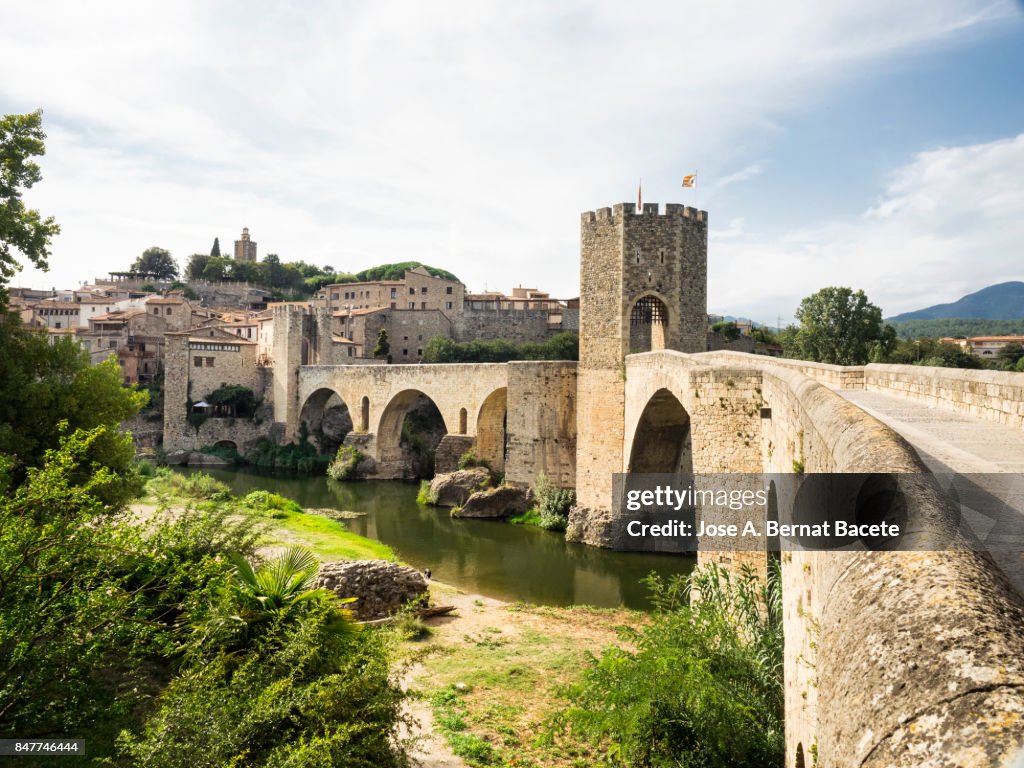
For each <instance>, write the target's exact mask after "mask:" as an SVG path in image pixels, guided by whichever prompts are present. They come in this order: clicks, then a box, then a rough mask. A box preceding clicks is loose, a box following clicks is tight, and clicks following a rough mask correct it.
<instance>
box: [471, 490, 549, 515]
mask: <svg viewBox="0 0 1024 768" xmlns="http://www.w3.org/2000/svg"><path fill="white" fill-rule="evenodd" d="M532 504H533V494H532V493H531V492H530V489H529V488H519V487H518V486H515V485H500V486H498V487H497V488H488V489H487V490H486V491H477V492H476V493H474V494H473V495H472V496H470V497H469V498H468V499H467V500H466V503H465V504H463V505H462V508H461V509H459V510H458V511H457V512H456V511H454V510H453V511H452V516H453V517H515V516H516V515H521V514H523V513H524V512H525V511H526V510H528V509H529V508H530V507H531V506H532Z"/></svg>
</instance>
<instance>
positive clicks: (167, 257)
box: [132, 245, 178, 280]
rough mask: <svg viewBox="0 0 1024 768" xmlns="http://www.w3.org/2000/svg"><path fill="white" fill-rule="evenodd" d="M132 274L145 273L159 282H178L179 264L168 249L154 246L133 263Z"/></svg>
mask: <svg viewBox="0 0 1024 768" xmlns="http://www.w3.org/2000/svg"><path fill="white" fill-rule="evenodd" d="M132 272H144V273H146V274H149V275H152V276H153V277H155V278H156V279H157V280H177V279H178V262H176V261H175V260H174V259H173V258H172V257H171V252H170V251H168V250H167V249H166V248H158V247H157V246H155V245H154V246H153V247H151V248H147V249H146V250H144V251H143V252H142V255H141V256H139V258H137V259H136V260H135V261H134V262H132Z"/></svg>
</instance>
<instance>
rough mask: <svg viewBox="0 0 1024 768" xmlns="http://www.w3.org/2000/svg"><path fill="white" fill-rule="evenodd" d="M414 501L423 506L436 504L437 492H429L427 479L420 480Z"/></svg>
mask: <svg viewBox="0 0 1024 768" xmlns="http://www.w3.org/2000/svg"><path fill="white" fill-rule="evenodd" d="M416 503H417V504H423V505H424V506H427V505H434V504H437V494H436V493H431V491H430V481H429V480H420V490H419V493H417V494H416Z"/></svg>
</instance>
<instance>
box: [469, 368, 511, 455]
mask: <svg viewBox="0 0 1024 768" xmlns="http://www.w3.org/2000/svg"><path fill="white" fill-rule="evenodd" d="M507 423H508V388H507V387H500V388H498V389H496V390H494V391H493V392H491V394H489V395H488V396H487V397H486V398H485V399H484V401H483V403H482V404H481V405H480V412H479V413H478V414H477V417H476V455H477V456H478V457H479V458H481V459H483V460H484V461H486V462H487V464H488V465H489V466H490V468H491V469H492V470H494V471H495V472H498V473H503V472H504V471H505V450H506V447H507V439H508V438H507Z"/></svg>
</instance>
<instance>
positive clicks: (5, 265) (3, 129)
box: [0, 110, 60, 303]
mask: <svg viewBox="0 0 1024 768" xmlns="http://www.w3.org/2000/svg"><path fill="white" fill-rule="evenodd" d="M42 125H43V113H42V111H41V110H39V111H36V112H31V113H29V114H27V115H4V116H3V117H0V303H3V298H4V297H3V295H2V290H3V287H4V286H5V285H6V284H7V283H8V281H9V280H10V279H11V278H12V277H14V275H15V273H17V272H18V271H19V270H20V269H21V265H20V264H19V263H18V262H17V260H16V259H15V254H16V253H20V254H22V255H24V256H26V257H27V258H28V260H29V261H31V262H32V263H33V264H34V265H35V266H36V267H38V268H39V269H42V270H45V269H47V259H48V258H49V256H50V241H51V240H52V239H53V237H54V236H55V235H57V234H59V233H60V226H58V224H57V222H55V221H54V220H53V217H52V216H49V217H47V218H45V219H44V218H43V217H42V216H41V215H40V214H39V211H37V210H34V209H32V208H28V207H26V206H25V203H24V202H23V201H22V199H21V195H22V192H24V190H26V189H31V188H32V187H33V186H34V185H35V183H36V182H37V181H39V180H40V179H41V178H42V177H43V176H42V172H41V171H40V170H39V164H38V163H36V162H35V161H34V160H32V158H33V157H42V156H43V155H44V154H46V146H45V144H44V143H43V140H44V139H45V138H46V134H45V133H43V127H42Z"/></svg>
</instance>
